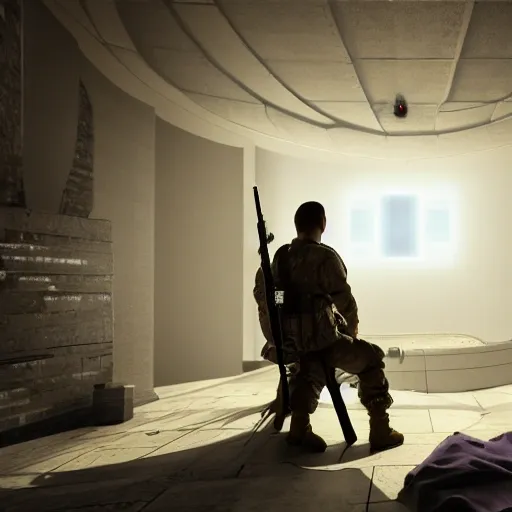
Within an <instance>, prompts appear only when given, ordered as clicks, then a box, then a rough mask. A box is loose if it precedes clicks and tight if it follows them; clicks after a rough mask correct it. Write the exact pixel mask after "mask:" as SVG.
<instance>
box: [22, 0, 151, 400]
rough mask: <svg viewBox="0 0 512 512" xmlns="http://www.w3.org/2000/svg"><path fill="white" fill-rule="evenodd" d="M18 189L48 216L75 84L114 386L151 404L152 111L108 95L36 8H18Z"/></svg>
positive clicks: (63, 161)
mask: <svg viewBox="0 0 512 512" xmlns="http://www.w3.org/2000/svg"><path fill="white" fill-rule="evenodd" d="M25 7H26V13H25V15H26V23H27V24H26V27H25V34H26V40H25V52H26V61H25V112H24V117H25V118H24V123H25V147H24V159H25V169H24V175H25V188H26V194H27V203H28V207H29V208H30V209H35V210H44V211H48V212H53V213H57V212H58V208H59V204H60V199H61V194H62V190H63V188H64V186H65V183H66V179H67V176H68V173H69V169H70V166H71V163H72V159H73V152H74V143H75V136H76V122H77V112H78V81H79V78H82V80H83V82H84V83H85V85H86V88H87V90H88V92H89V95H90V98H91V101H92V105H93V108H94V127H95V165H94V180H95V181H94V195H95V197H94V210H93V212H92V215H91V217H93V218H105V219H109V220H111V221H112V229H113V239H114V245H113V248H114V268H115V278H114V317H115V319H114V331H115V343H114V379H115V380H116V381H119V382H124V383H130V384H135V386H136V388H135V389H136V398H137V399H138V400H139V401H142V400H146V399H148V398H150V397H151V396H153V394H152V393H153V392H152V389H153V280H154V256H153V253H154V209H153V204H154V179H155V178H154V169H155V167H154V144H155V131H154V130H155V115H154V111H153V109H152V108H150V107H148V106H146V105H145V104H143V103H141V102H139V101H137V100H134V99H133V98H131V97H130V96H128V95H127V94H126V93H124V92H122V91H121V90H120V89H118V88H117V87H115V86H113V85H112V84H111V83H110V82H109V81H108V80H107V79H106V78H104V77H103V75H101V74H100V73H99V72H98V71H96V70H95V68H94V67H93V66H92V65H91V64H90V63H89V62H88V61H86V60H85V58H84V57H83V56H82V54H81V53H80V51H79V49H78V48H77V45H76V43H75V41H74V39H73V38H72V37H71V36H70V35H69V34H68V33H67V32H66V30H65V29H64V28H62V27H61V25H60V24H59V23H58V22H57V21H56V20H55V19H54V18H53V16H52V15H51V14H50V13H49V11H47V10H46V8H44V7H43V6H42V5H41V4H40V3H39V2H36V1H34V2H25Z"/></svg>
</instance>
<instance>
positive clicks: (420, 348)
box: [364, 334, 512, 393]
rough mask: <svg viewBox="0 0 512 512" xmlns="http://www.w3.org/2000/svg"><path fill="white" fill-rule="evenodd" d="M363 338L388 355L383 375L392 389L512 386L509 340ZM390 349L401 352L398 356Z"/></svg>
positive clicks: (457, 389)
mask: <svg viewBox="0 0 512 512" xmlns="http://www.w3.org/2000/svg"><path fill="white" fill-rule="evenodd" d="M364 339H367V340H368V341H370V342H372V343H376V344H378V345H380V346H381V347H382V348H383V350H384V351H385V352H387V354H388V355H387V356H386V359H385V363H386V375H387V377H388V379H389V382H390V386H391V388H392V389H395V390H407V391H418V392H422V393H457V392H463V391H474V390H477V389H485V388H493V387H498V386H505V385H508V384H512V341H504V342H499V343H485V342H483V341H481V340H478V339H477V338H474V337H471V336H463V335H421V334H419V335H414V334H408V335H399V336H367V337H365V338H364ZM392 347H398V348H399V349H400V355H399V356H398V357H396V356H395V355H394V354H393V350H392Z"/></svg>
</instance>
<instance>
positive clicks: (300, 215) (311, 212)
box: [293, 201, 325, 233]
mask: <svg viewBox="0 0 512 512" xmlns="http://www.w3.org/2000/svg"><path fill="white" fill-rule="evenodd" d="M324 219H325V209H324V207H323V206H322V205H321V204H320V203H317V202H316V201H308V202H307V203H303V204H301V205H300V206H299V208H298V210H297V211H296V212H295V217H294V219H293V221H294V222H295V229H296V230H297V233H310V232H311V231H314V230H315V229H322V228H323V224H324Z"/></svg>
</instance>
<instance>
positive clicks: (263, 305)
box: [253, 267, 274, 344]
mask: <svg viewBox="0 0 512 512" xmlns="http://www.w3.org/2000/svg"><path fill="white" fill-rule="evenodd" d="M253 296H254V299H255V300H256V304H257V305H258V318H259V321H260V327H261V331H262V332H263V336H265V339H266V340H267V341H268V342H269V343H272V344H273V343H274V342H273V338H272V330H271V328H270V318H269V316H268V308H267V300H266V296H265V279H264V277H263V270H261V267H260V268H259V269H258V271H257V272H256V279H255V283H254V290H253Z"/></svg>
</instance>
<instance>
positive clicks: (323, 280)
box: [254, 239, 359, 364]
mask: <svg viewBox="0 0 512 512" xmlns="http://www.w3.org/2000/svg"><path fill="white" fill-rule="evenodd" d="M280 252H281V251H280V250H279V251H278V252H277V253H276V256H275V257H274V261H273V262H272V274H273V276H274V280H275V281H276V286H277V287H278V288H279V287H280V284H282V281H281V279H280V276H279V271H278V269H279V268H280V262H279V254H280ZM287 256H288V265H289V267H288V268H289V272H290V275H289V276H290V279H291V283H292V285H293V287H294V288H295V290H297V291H298V292H299V293H300V294H301V295H302V296H307V297H309V298H310V299H309V301H308V304H310V307H308V308H306V309H304V310H303V312H302V313H301V314H292V315H289V314H286V315H284V318H283V319H282V329H283V341H284V346H283V348H284V354H285V362H286V363H287V364H288V363H290V362H293V361H295V360H296V359H297V357H300V355H301V354H303V353H308V352H313V351H316V350H321V349H323V348H326V347H327V346H329V345H331V344H332V343H334V342H335V341H336V340H337V339H339V338H340V336H343V335H349V336H351V337H355V335H356V332H357V325H358V323H359V320H358V314H357V303H356V301H355V299H354V297H353V295H352V291H351V289H350V286H349V284H348V283H347V268H346V267H345V264H344V263H343V260H342V259H341V257H340V256H339V254H338V253H337V252H336V251H335V250H334V249H332V248H331V247H329V246H327V245H324V244H318V243H314V242H308V241H302V240H299V239H294V240H293V241H292V243H291V244H290V247H289V250H288V255H287ZM285 297H286V291H285ZM254 298H255V300H256V303H257V304H258V314H259V321H260V326H261V329H262V331H263V335H264V336H265V339H266V340H267V343H266V344H265V346H264V347H263V350H262V353H261V355H262V356H263V357H264V358H265V359H269V360H270V361H273V362H275V348H274V342H273V339H272V333H271V329H270V322H269V318H268V309H267V304H266V299H265V282H264V278H263V272H262V270H261V268H260V269H258V271H257V273H256V282H255V287H254ZM285 300H286V299H285ZM340 315H341V316H342V317H343V318H344V320H345V321H343V318H340ZM345 322H346V324H345Z"/></svg>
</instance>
